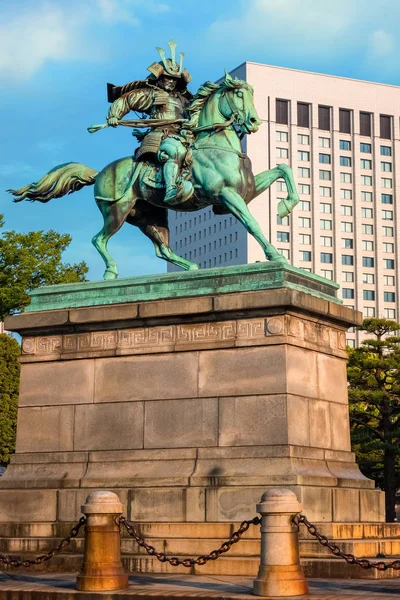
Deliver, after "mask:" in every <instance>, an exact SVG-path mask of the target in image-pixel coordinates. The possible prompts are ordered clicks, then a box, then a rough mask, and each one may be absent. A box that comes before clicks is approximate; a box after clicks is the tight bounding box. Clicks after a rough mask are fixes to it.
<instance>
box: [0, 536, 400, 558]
mask: <svg viewBox="0 0 400 600" xmlns="http://www.w3.org/2000/svg"><path fill="white" fill-rule="evenodd" d="M61 539H62V538H42V537H37V538H34V537H30V538H29V537H28V538H7V537H3V538H0V552H2V553H5V554H26V553H31V554H35V553H36V554H40V553H45V552H48V551H49V550H50V549H51V548H54V547H56V546H57V545H58V544H59V543H60V542H61ZM146 539H147V540H148V542H149V543H150V544H152V545H153V546H155V548H156V549H157V550H158V551H159V552H165V553H166V554H169V555H171V556H193V557H196V556H199V555H202V554H208V553H209V552H211V551H212V550H216V549H217V548H219V547H220V546H221V544H222V543H223V542H224V541H225V540H224V539H216V538H207V539H198V538H192V539H190V538H170V539H161V538H152V537H149V536H147V537H146ZM336 541H337V543H338V545H339V546H340V548H341V550H343V552H346V553H350V554H355V555H356V556H362V557H364V558H372V559H378V558H379V557H380V556H395V555H400V539H397V538H394V539H386V540H377V539H375V540H373V539H370V540H336ZM83 549H84V539H83V537H79V538H75V539H72V540H71V543H70V544H69V546H66V547H65V549H64V551H63V553H65V554H71V553H82V554H83ZM121 552H122V553H123V554H126V555H130V554H135V555H136V554H140V555H146V550H145V549H144V548H141V547H140V546H139V545H138V544H137V542H136V541H135V540H134V539H132V538H130V537H129V538H126V537H123V538H122V539H121ZM229 555H230V556H241V557H246V556H256V557H258V556H260V540H259V539H258V540H257V539H242V540H241V541H240V542H238V543H237V544H233V545H232V547H231V549H230V551H229ZM300 555H301V556H302V557H303V558H320V557H325V556H332V555H331V552H330V551H329V549H328V548H326V547H324V546H322V545H321V544H320V543H319V542H318V541H317V540H313V539H307V540H304V539H302V540H300Z"/></svg>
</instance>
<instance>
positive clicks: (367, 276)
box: [363, 273, 375, 283]
mask: <svg viewBox="0 0 400 600" xmlns="http://www.w3.org/2000/svg"><path fill="white" fill-rule="evenodd" d="M363 283H375V275H374V274H373V273H363Z"/></svg>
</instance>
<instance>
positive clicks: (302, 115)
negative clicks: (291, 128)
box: [297, 102, 310, 127]
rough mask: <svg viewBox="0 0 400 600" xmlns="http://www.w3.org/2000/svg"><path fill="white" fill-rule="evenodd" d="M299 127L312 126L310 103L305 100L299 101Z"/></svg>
mask: <svg viewBox="0 0 400 600" xmlns="http://www.w3.org/2000/svg"><path fill="white" fill-rule="evenodd" d="M297 125H298V127H310V105H309V104H306V103H305V102H298V103H297Z"/></svg>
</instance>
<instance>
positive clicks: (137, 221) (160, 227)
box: [126, 200, 199, 271]
mask: <svg viewBox="0 0 400 600" xmlns="http://www.w3.org/2000/svg"><path fill="white" fill-rule="evenodd" d="M167 213H168V211H167V210H166V209H165V208H157V207H155V206H152V205H150V204H147V202H144V201H140V200H139V201H138V202H137V203H136V204H135V208H134V209H133V210H132V211H131V212H130V213H129V216H128V218H127V219H126V221H127V223H130V224H131V225H136V227H139V229H140V230H141V231H143V233H144V234H145V235H146V236H147V237H148V238H149V239H150V240H151V241H152V242H153V244H154V248H155V251H156V255H157V256H158V258H162V259H164V260H166V261H167V262H170V263H172V264H174V265H177V266H178V267H181V268H182V269H185V270H186V271H195V270H196V269H198V268H199V266H198V265H197V264H196V263H192V262H190V261H188V260H186V259H184V258H181V257H180V256H178V255H177V254H175V253H174V252H173V250H172V249H171V248H170V246H169V229H168V214H167Z"/></svg>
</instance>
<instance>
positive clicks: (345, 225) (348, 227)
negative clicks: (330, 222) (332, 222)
mask: <svg viewBox="0 0 400 600" xmlns="http://www.w3.org/2000/svg"><path fill="white" fill-rule="evenodd" d="M340 230H341V231H343V232H345V233H353V223H350V222H349V221H342V222H341V224H340Z"/></svg>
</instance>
